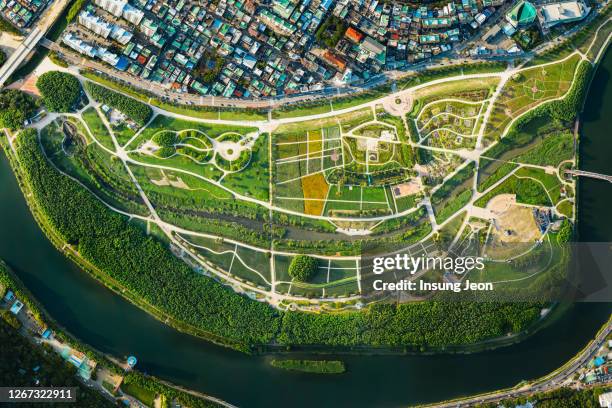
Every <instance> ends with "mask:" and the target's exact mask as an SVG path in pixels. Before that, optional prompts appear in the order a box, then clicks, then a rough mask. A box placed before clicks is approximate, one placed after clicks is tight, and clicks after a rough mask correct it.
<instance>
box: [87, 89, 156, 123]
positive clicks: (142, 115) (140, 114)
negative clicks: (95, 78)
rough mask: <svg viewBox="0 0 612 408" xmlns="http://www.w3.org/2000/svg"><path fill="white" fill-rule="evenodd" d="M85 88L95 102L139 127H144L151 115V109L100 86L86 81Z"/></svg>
mask: <svg viewBox="0 0 612 408" xmlns="http://www.w3.org/2000/svg"><path fill="white" fill-rule="evenodd" d="M85 88H87V91H88V92H89V93H90V94H91V96H92V97H93V98H94V99H95V100H96V101H98V102H101V103H104V104H106V105H109V106H111V107H113V108H115V109H117V110H119V111H121V112H122V113H123V114H125V115H126V116H128V117H129V118H130V119H132V120H133V121H134V122H136V123H138V124H139V125H140V126H144V125H145V124H146V123H147V122H148V121H149V119H151V116H152V115H153V109H151V107H150V106H149V105H147V104H145V103H142V102H140V101H137V100H136V99H133V98H130V97H128V96H125V95H122V94H120V93H117V92H115V91H111V90H110V89H108V88H105V87H103V86H101V85H98V84H95V83H93V82H90V81H86V82H85Z"/></svg>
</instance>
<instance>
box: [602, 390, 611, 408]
mask: <svg viewBox="0 0 612 408" xmlns="http://www.w3.org/2000/svg"><path fill="white" fill-rule="evenodd" d="M599 405H601V406H602V407H604V408H612V392H606V393H603V394H601V395H600V396H599Z"/></svg>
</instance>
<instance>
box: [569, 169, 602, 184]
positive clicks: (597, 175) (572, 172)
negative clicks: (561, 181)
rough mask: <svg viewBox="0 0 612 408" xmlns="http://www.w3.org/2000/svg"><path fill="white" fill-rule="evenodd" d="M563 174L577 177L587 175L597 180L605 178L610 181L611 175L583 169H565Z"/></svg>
mask: <svg viewBox="0 0 612 408" xmlns="http://www.w3.org/2000/svg"><path fill="white" fill-rule="evenodd" d="M565 174H570V175H572V176H579V177H589V178H594V179H599V180H606V181H609V182H610V183H612V176H608V175H606V174H601V173H594V172H592V171H584V170H565Z"/></svg>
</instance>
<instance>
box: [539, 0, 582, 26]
mask: <svg viewBox="0 0 612 408" xmlns="http://www.w3.org/2000/svg"><path fill="white" fill-rule="evenodd" d="M590 11H591V8H590V7H587V5H586V4H584V3H583V2H582V1H565V2H559V3H549V4H543V5H542V6H539V7H538V21H539V22H540V25H541V26H542V28H544V29H548V28H550V27H553V26H555V25H557V24H564V23H571V22H574V21H579V20H582V19H583V18H585V17H586V16H587V15H588V14H589V12H590Z"/></svg>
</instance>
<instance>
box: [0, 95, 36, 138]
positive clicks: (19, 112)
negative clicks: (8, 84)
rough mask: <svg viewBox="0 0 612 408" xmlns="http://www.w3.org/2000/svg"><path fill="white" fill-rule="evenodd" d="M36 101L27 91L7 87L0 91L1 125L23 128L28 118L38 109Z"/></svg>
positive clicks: (12, 128) (10, 127) (13, 128)
mask: <svg viewBox="0 0 612 408" xmlns="http://www.w3.org/2000/svg"><path fill="white" fill-rule="evenodd" d="M36 107H37V105H36V101H35V100H34V98H33V97H31V96H30V95H28V94H26V93H25V92H21V91H18V90H16V89H5V90H3V91H1V92H0V126H2V127H6V128H9V129H11V130H17V129H21V128H22V127H23V123H24V122H25V121H26V119H28V118H30V117H31V116H32V115H33V114H34V112H35V111H36Z"/></svg>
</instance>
